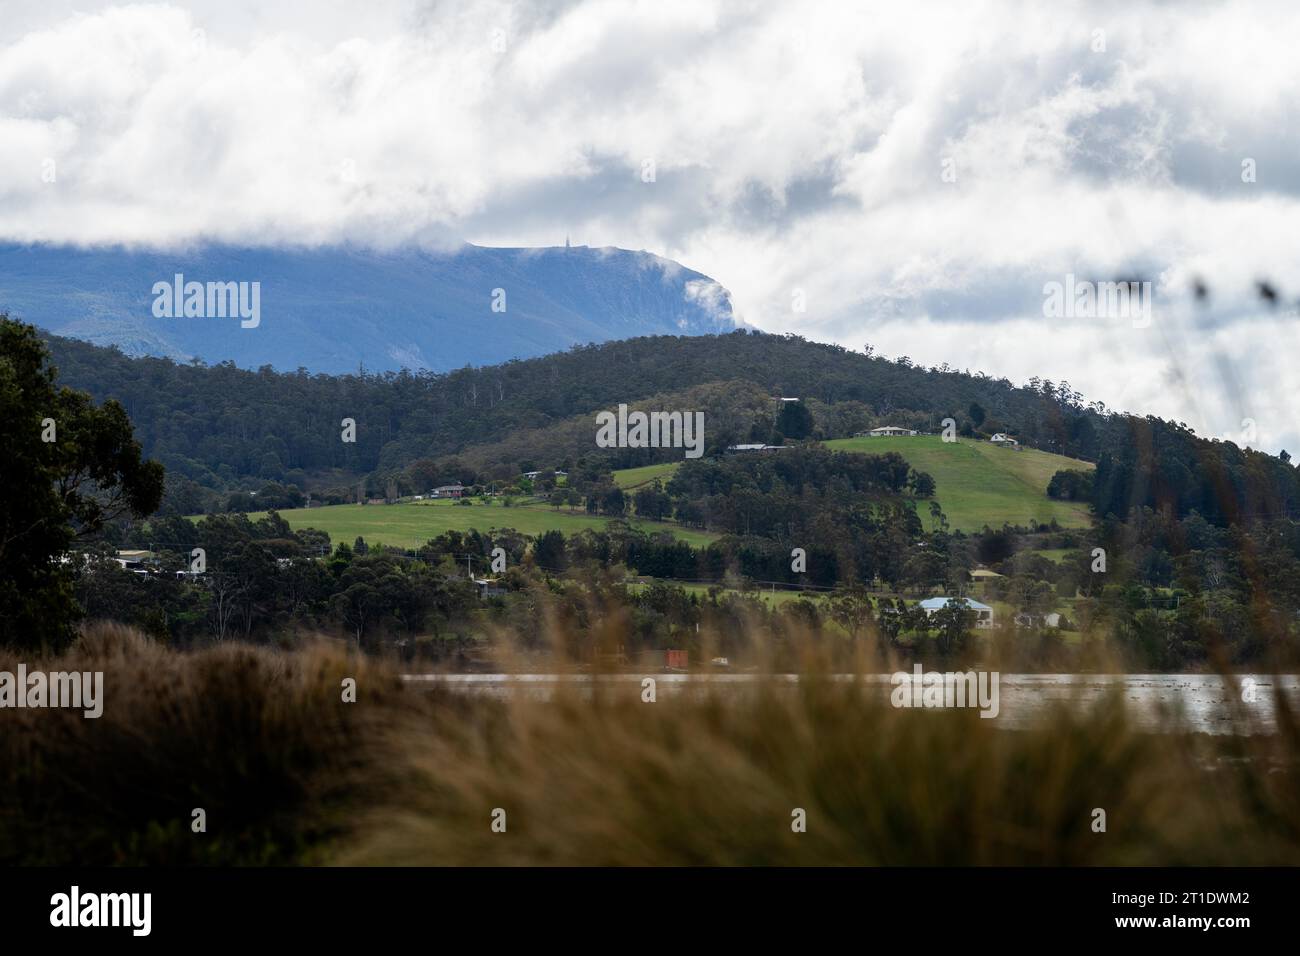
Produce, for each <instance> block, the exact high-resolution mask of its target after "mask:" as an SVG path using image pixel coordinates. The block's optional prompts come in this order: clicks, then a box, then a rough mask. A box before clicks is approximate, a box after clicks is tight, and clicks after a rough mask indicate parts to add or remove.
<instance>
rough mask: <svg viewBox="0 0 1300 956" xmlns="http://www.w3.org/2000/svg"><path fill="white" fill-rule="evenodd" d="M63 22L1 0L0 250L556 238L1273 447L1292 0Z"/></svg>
mask: <svg viewBox="0 0 1300 956" xmlns="http://www.w3.org/2000/svg"><path fill="white" fill-rule="evenodd" d="M264 7H265V8H264ZM77 9H78V8H77V7H74V5H73V4H72V3H66V2H64V0H41V2H35V0H33V2H31V3H25V2H17V3H14V2H12V0H11V2H7V3H6V4H5V21H4V23H3V24H0V143H2V144H3V147H2V148H0V240H20V241H58V242H78V243H100V242H129V243H148V244H166V243H176V242H191V241H199V240H220V241H229V242H238V243H248V242H256V243H288V242H292V243H326V242H337V241H343V240H347V241H352V242H362V243H371V244H376V245H386V244H392V243H403V242H419V243H423V244H442V243H452V242H459V241H461V240H465V239H468V240H470V241H475V242H480V243H485V244H500V245H530V244H545V245H552V244H557V243H558V242H559V241H561V240H562V238H563V236H564V234H565V233H569V234H571V235H572V238H573V241H574V242H575V243H583V244H589V245H592V246H604V245H617V246H623V247H626V248H633V249H638V248H644V249H650V250H654V251H656V252H660V253H663V254H665V255H669V256H672V257H674V258H677V259H679V260H680V261H682V262H683V263H685V264H686V265H689V266H690V267H692V268H695V269H699V270H701V271H703V272H706V273H708V274H710V275H711V276H713V277H714V278H716V279H717V280H718V281H720V282H721V283H722V284H723V285H724V286H726V288H727V289H728V290H730V292H731V294H732V298H733V304H734V306H735V307H736V309H737V311H738V312H739V314H740V315H741V316H742V317H743V318H744V319H745V320H746V321H748V322H750V323H752V324H754V325H756V326H758V327H760V328H765V329H769V330H773V331H778V330H779V331H787V330H788V331H796V332H800V333H802V334H806V335H808V336H810V337H813V338H823V339H834V340H837V341H840V342H843V343H844V344H846V345H850V346H860V345H861V344H862V343H863V342H864V341H871V342H873V343H874V344H875V345H876V346H877V347H878V348H880V349H882V350H884V351H887V352H891V353H903V352H906V353H907V354H909V355H911V356H912V357H913V358H915V359H918V360H924V361H926V362H929V363H932V364H937V363H939V362H943V361H947V362H949V363H951V364H953V365H956V366H961V367H966V366H970V367H972V368H982V369H984V370H986V371H988V372H990V373H991V374H995V375H1006V376H1008V377H1011V378H1013V379H1015V380H1018V381H1022V380H1024V379H1025V378H1028V377H1029V376H1031V375H1035V374H1037V375H1040V376H1045V377H1049V378H1054V379H1060V378H1068V379H1069V381H1070V382H1071V383H1072V384H1073V385H1074V387H1075V388H1077V389H1079V390H1081V391H1083V392H1084V394H1085V395H1086V396H1087V397H1089V398H1098V399H1102V400H1104V401H1107V402H1108V403H1111V404H1115V403H1116V402H1117V400H1119V399H1120V398H1123V399H1124V400H1125V401H1127V400H1128V398H1130V397H1131V398H1132V399H1133V407H1137V408H1141V409H1143V410H1151V411H1154V412H1158V413H1160V414H1163V415H1168V416H1170V417H1173V418H1178V419H1182V420H1186V421H1187V422H1188V423H1189V424H1193V425H1194V426H1195V427H1197V429H1198V430H1200V431H1203V432H1206V433H1213V434H1224V433H1227V432H1229V431H1230V430H1231V429H1232V428H1233V426H1234V422H1235V421H1236V420H1238V419H1239V418H1240V417H1253V418H1256V419H1257V421H1258V422H1259V429H1260V435H1261V437H1260V444H1261V445H1262V446H1264V447H1268V448H1273V449H1276V448H1278V447H1282V446H1283V445H1286V446H1289V447H1291V448H1292V450H1293V451H1295V450H1296V449H1297V448H1300V425H1297V424H1296V423H1295V421H1294V412H1293V410H1292V409H1291V408H1289V407H1288V403H1289V402H1290V401H1291V400H1292V396H1294V395H1295V394H1297V389H1296V384H1297V382H1296V378H1295V374H1296V373H1295V372H1294V371H1292V370H1290V369H1289V368H1288V367H1287V366H1286V363H1285V362H1284V361H1283V359H1282V358H1281V356H1283V355H1285V354H1286V353H1287V351H1288V350H1294V346H1295V342H1296V340H1297V338H1300V336H1297V334H1296V333H1297V319H1296V316H1295V312H1294V311H1293V310H1292V311H1289V312H1285V311H1279V312H1278V313H1277V314H1269V313H1261V309H1260V308H1259V306H1258V305H1257V303H1256V300H1255V299H1254V291H1253V289H1254V283H1255V281H1256V280H1257V279H1259V278H1261V277H1269V278H1271V279H1272V280H1273V281H1274V282H1275V283H1276V284H1277V285H1278V286H1279V287H1280V288H1281V289H1282V291H1283V292H1284V293H1285V294H1286V295H1287V298H1288V300H1289V301H1295V300H1296V299H1300V275H1297V274H1296V264H1295V261H1294V255H1293V251H1292V250H1293V247H1294V239H1293V234H1294V224H1295V222H1296V221H1297V213H1300V164H1297V162H1296V159H1295V157H1296V156H1297V155H1300V135H1298V134H1297V131H1296V130H1297V126H1296V119H1297V118H1298V117H1297V111H1300V96H1298V94H1300V67H1297V65H1296V60H1295V57H1294V55H1293V50H1292V49H1291V46H1292V45H1293V44H1292V39H1291V38H1293V37H1295V36H1297V35H1300V9H1298V8H1296V7H1295V6H1294V5H1292V4H1288V3H1244V2H1243V3H1219V4H1205V5H1198V6H1196V7H1195V8H1194V9H1189V8H1183V7H1179V6H1174V5H1168V4H1163V3H1154V2H1151V3H1140V2H1139V3H1127V2H1125V3H1119V2H1116V3H1110V4H1105V3H1103V4H1093V5H1089V6H1087V7H1075V6H1070V7H1064V6H1060V5H1041V4H1031V3H971V4H951V3H950V4H934V5H931V4H923V3H922V4H896V5H890V6H883V7H879V8H872V9H864V10H858V9H855V8H853V7H852V6H851V5H846V4H842V3H837V2H826V3H820V4H817V3H814V4H807V3H799V4H794V3H790V4H777V3H772V4H768V3H752V4H741V3H735V2H723V0H714V2H712V3H710V2H707V0H705V2H682V3H670V2H645V3H613V2H608V0H579V2H573V3H567V4H510V3H505V2H485V3H475V4H472V5H464V4H456V3H446V2H438V3H411V2H406V3H396V2H388V3H385V2H372V3H369V4H367V5H366V8H365V13H364V15H362V14H358V13H357V12H356V11H357V8H356V7H355V6H354V5H350V4H347V3H344V2H342V0H336V2H327V3H288V4H274V5H236V4H230V3H226V2H220V3H219V2H195V3H189V4H181V3H177V4H170V5H156V6H152V5H151V6H142V5H132V6H102V7H100V8H95V9H91V11H90V12H88V13H78V12H76V10H77ZM1098 31H1102V32H1103V33H1104V41H1105V49H1104V51H1098V50H1095V49H1094V46H1095V45H1096V44H1097V39H1098V37H1099V36H1101V35H1102V34H1100V33H1098ZM945 159H950V160H951V161H952V166H951V168H952V169H953V170H954V171H955V173H956V181H955V182H945V181H944V180H943V178H942V175H941V173H942V168H943V167H942V163H943V161H944V160H945ZM1245 159H1252V160H1254V162H1255V165H1256V168H1257V176H1258V179H1257V182H1255V183H1253V184H1247V183H1243V182H1242V181H1241V168H1242V165H1241V164H1242V161H1243V160H1245ZM49 160H53V162H54V164H55V166H54V168H55V169H56V171H57V176H56V180H55V182H53V183H49V182H45V181H43V179H42V175H43V172H44V171H45V170H46V169H47V168H48V166H47V161H49ZM647 160H652V161H653V164H654V169H655V177H654V181H653V182H644V181H643V179H642V171H643V168H644V166H643V164H644V163H645V162H646V161H647ZM1071 272H1072V273H1075V274H1077V275H1079V276H1090V277H1095V278H1103V279H1105V278H1114V277H1116V276H1117V275H1137V274H1141V275H1142V276H1144V277H1147V278H1151V279H1152V280H1154V281H1157V282H1159V283H1160V284H1161V289H1162V295H1163V301H1166V302H1168V303H1170V304H1171V306H1176V308H1177V309H1179V310H1188V309H1190V305H1189V300H1188V299H1187V295H1186V291H1187V289H1188V286H1189V285H1190V282H1191V280H1192V278H1193V277H1195V276H1200V277H1203V278H1205V279H1206V280H1207V281H1208V282H1209V283H1210V284H1211V287H1212V290H1213V293H1214V295H1213V299H1212V303H1213V305H1212V311H1211V312H1209V313H1203V314H1198V315H1197V317H1196V318H1195V319H1193V317H1192V316H1193V313H1191V312H1190V311H1188V312H1187V315H1186V316H1185V317H1181V318H1179V319H1178V320H1177V321H1173V320H1170V321H1168V322H1166V323H1165V324H1163V325H1160V324H1158V332H1159V334H1160V336H1163V338H1160V337H1158V336H1157V335H1156V334H1155V333H1152V334H1151V335H1146V336H1139V335H1137V334H1136V332H1135V331H1134V330H1131V329H1130V330H1127V331H1125V330H1118V329H1098V328H1076V329H1071V330H1068V331H1063V330H1060V329H1054V330H1047V329H1045V328H1044V327H1043V325H1044V320H1042V319H1039V318H1035V316H1037V315H1039V314H1040V313H1039V310H1040V307H1041V288H1042V284H1043V282H1044V281H1046V280H1048V279H1051V278H1058V279H1059V278H1060V277H1062V276H1063V275H1064V274H1065V273H1071ZM796 288H798V289H801V290H803V291H804V293H805V296H806V300H807V306H808V307H807V311H806V312H794V311H792V309H791V295H792V290H794V289H796ZM1181 314H1182V313H1181V312H1180V315H1181ZM1148 331H1150V330H1148ZM1229 369H1230V370H1231V371H1230V372H1228V371H1225V370H1229ZM1230 380H1231V381H1230ZM1232 381H1235V382H1236V383H1238V384H1236V385H1233V384H1232V383H1231V382H1232ZM1179 382H1182V383H1193V384H1192V385H1191V386H1189V387H1184V386H1183V385H1179V384H1178V383H1179ZM1243 406H1250V410H1255V411H1257V414H1255V415H1247V416H1243V415H1242V411H1241V409H1242V407H1243ZM1225 423H1226V424H1225Z"/></svg>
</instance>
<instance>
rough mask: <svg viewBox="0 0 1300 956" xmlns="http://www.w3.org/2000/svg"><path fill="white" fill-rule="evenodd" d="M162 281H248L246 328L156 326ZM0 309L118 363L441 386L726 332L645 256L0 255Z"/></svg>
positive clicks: (681, 279) (188, 322) (214, 322)
mask: <svg viewBox="0 0 1300 956" xmlns="http://www.w3.org/2000/svg"><path fill="white" fill-rule="evenodd" d="M177 275H180V276H183V277H184V281H185V282H191V281H194V282H199V283H216V282H222V283H226V282H235V283H239V282H243V283H253V282H257V283H259V284H260V285H259V298H260V308H261V314H260V316H259V317H258V321H257V322H256V326H255V327H251V328H241V323H240V321H239V320H238V318H237V317H234V318H228V317H222V318H215V317H188V318H186V317H179V316H178V317H175V318H173V317H170V316H167V317H164V316H159V315H157V314H155V309H154V306H155V298H156V297H155V291H154V290H155V286H156V285H157V284H170V283H172V282H173V280H174V278H175V277H176V276H177ZM0 310H7V311H8V312H9V313H10V314H11V315H13V316H14V317H16V318H21V319H23V320H25V321H28V322H31V323H32V324H34V325H37V326H39V327H41V328H43V329H45V330H47V331H49V332H52V333H55V334H57V335H60V336H64V337H69V338H76V339H81V340H83V341H86V342H90V343H91V344H94V345H101V346H116V347H118V348H119V349H121V350H122V351H123V352H124V353H125V354H127V355H131V356H133V357H141V356H158V357H165V358H171V359H173V360H176V361H181V362H186V361H190V360H192V359H195V358H197V359H200V360H202V361H204V362H206V363H208V364H216V363H219V362H223V361H233V362H234V363H235V364H236V365H237V366H239V367H241V368H249V369H252V368H260V367H262V366H267V365H269V366H271V367H272V368H274V369H276V370H278V371H294V370H296V369H297V368H307V369H309V370H310V371H312V372H325V373H329V374H342V373H347V372H353V371H357V370H358V369H360V368H364V369H367V370H369V371H379V372H384V371H397V370H399V369H401V368H410V369H412V370H424V369H427V370H429V371H434V372H446V371H450V370H452V369H455V368H460V367H463V366H465V365H495V364H499V363H501V362H506V361H509V360H511V359H517V358H518V359H522V358H531V357H535V356H540V355H546V354H549V353H552V352H556V351H561V350H563V349H566V348H569V347H571V346H574V345H583V344H587V343H589V342H604V341H610V340H613V339H624V338H631V337H636V336H643V335H655V334H673V335H700V334H708V333H714V332H719V331H730V330H731V329H733V328H735V327H736V322H735V319H734V317H733V315H732V311H731V301H730V294H729V293H728V292H727V290H726V289H725V288H723V287H722V286H721V285H720V284H719V283H717V282H716V281H715V280H713V279H711V278H710V277H709V276H706V275H704V274H703V273H700V272H697V271H695V270H693V269H689V268H687V267H686V266H684V265H682V264H680V263H678V262H675V261H674V260H671V259H666V258H664V257H662V256H657V255H654V254H652V253H648V252H644V251H639V252H634V251H630V250H626V249H619V248H616V247H596V248H592V247H587V246H572V247H570V246H558V247H537V248H530V247H488V246H475V245H470V244H466V245H464V246H462V247H461V248H460V249H457V250H455V251H450V252H432V251H428V250H422V249H416V248H411V247H402V248H399V249H394V250H389V251H379V250H371V249H364V248H360V247H352V246H322V247H319V248H315V249H310V248H294V249H281V248H269V247H268V248H257V247H237V246H228V245H219V244H208V245H202V246H196V247H188V248H184V249H177V250H171V251H167V250H144V249H128V248H125V247H105V248H78V247H72V246H52V245H17V244H0ZM178 311H179V306H178Z"/></svg>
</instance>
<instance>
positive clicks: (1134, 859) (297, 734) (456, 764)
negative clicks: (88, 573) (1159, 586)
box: [0, 622, 1300, 865]
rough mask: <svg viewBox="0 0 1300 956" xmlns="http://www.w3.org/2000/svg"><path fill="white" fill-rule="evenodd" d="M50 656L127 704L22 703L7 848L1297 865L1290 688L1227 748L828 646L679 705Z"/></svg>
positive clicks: (81, 649) (32, 856)
mask: <svg viewBox="0 0 1300 956" xmlns="http://www.w3.org/2000/svg"><path fill="white" fill-rule="evenodd" d="M611 626H612V627H616V626H617V623H616V622H611ZM17 662H18V659H17V658H14V657H12V656H7V655H6V653H4V652H0V670H9V671H13V670H15V668H16V665H17ZM25 663H27V665H28V667H29V669H37V668H39V669H45V670H71V669H76V670H103V671H105V672H106V676H105V707H104V714H103V717H101V718H100V719H98V720H86V719H84V718H83V717H82V716H81V714H80V712H79V711H75V712H74V711H59V710H4V711H0V863H3V864H60V863H63V864H91V865H93V864H164V865H166V864H253V865H256V864H285V863H303V864H330V863H342V864H432V865H511V864H571V865H586V864H614V865H619V864H639V865H657V864H688V865H690V864H715V865H733V864H736V865H744V864H757V865H812V864H830V865H840V864H920V865H924V864H958V865H961V864H1083V865H1144V864H1145V865H1152V864H1208V865H1218V864H1238V865H1241V864H1295V863H1300V787H1298V786H1297V782H1298V780H1300V778H1298V776H1297V774H1298V773H1300V760H1298V757H1300V732H1298V729H1297V722H1296V719H1295V716H1294V714H1293V713H1292V712H1291V710H1290V709H1289V708H1288V706H1287V702H1286V700H1285V699H1284V698H1282V697H1281V696H1279V698H1278V700H1277V719H1278V732H1277V733H1276V734H1273V735H1267V736H1264V735H1255V734H1250V733H1245V734H1242V735H1238V736H1226V737H1209V736H1207V735H1203V734H1193V733H1189V732H1186V731H1185V730H1182V729H1180V726H1179V724H1178V722H1177V719H1176V717H1171V718H1170V723H1169V726H1168V728H1167V730H1166V731H1164V732H1161V733H1144V732H1139V731H1138V730H1137V729H1136V728H1135V726H1134V724H1133V722H1132V721H1131V720H1130V718H1129V716H1128V715H1127V714H1126V712H1125V705H1124V701H1123V699H1122V697H1121V696H1120V695H1118V694H1117V695H1115V696H1113V697H1111V698H1109V699H1106V700H1104V701H1102V702H1101V703H1098V704H1095V705H1092V706H1090V707H1087V708H1082V707H1076V708H1071V707H1066V706H1062V707H1059V708H1056V709H1054V710H1052V711H1050V712H1049V713H1048V715H1047V716H1045V717H1044V718H1043V720H1042V721H1041V722H1040V723H1039V724H1038V725H1037V726H1035V727H1033V728H1032V729H1028V730H1004V729H1000V728H999V726H998V724H999V721H998V720H996V719H994V720H982V719H979V717H978V716H977V713H976V712H975V711H973V710H972V711H946V712H941V711H933V710H931V711H916V710H895V709H893V708H891V707H890V706H889V704H888V701H887V699H886V695H882V694H881V693H880V688H879V686H876V687H864V686H863V685H861V684H857V683H853V682H843V681H828V680H817V679H816V674H817V673H818V661H817V659H816V657H815V655H810V656H809V660H808V662H807V666H806V668H805V678H804V680H802V681H801V682H800V683H799V684H797V685H791V684H773V685H767V684H762V683H760V684H755V685H752V686H748V687H745V688H743V689H738V688H737V687H736V686H735V685H732V686H728V687H724V688H721V690H710V689H708V688H707V687H706V688H704V689H702V690H701V692H700V693H698V694H696V693H691V694H682V695H674V696H672V697H671V698H668V699H661V700H660V701H659V702H657V703H642V702H641V699H640V691H641V687H640V684H639V683H636V682H623V683H620V684H616V685H611V686H610V687H609V688H604V689H603V688H602V687H597V688H596V689H595V691H594V692H591V693H588V694H587V695H586V696H584V695H582V694H581V693H579V692H578V691H577V690H572V689H570V690H564V689H561V691H560V692H559V693H558V694H557V696H555V697H554V698H553V699H551V700H549V701H545V702H543V701H537V700H530V699H528V698H527V697H526V696H525V695H516V696H514V697H511V698H508V699H495V698H490V697H484V696H470V695H466V694H464V693H461V692H457V691H455V690H448V689H445V688H443V689H438V688H435V689H433V690H415V689H413V688H410V687H405V686H403V685H402V683H401V681H400V679H399V678H398V675H397V671H396V669H395V668H393V667H391V666H390V665H388V664H385V663H384V662H380V661H375V660H368V659H363V658H359V657H356V656H354V655H351V654H349V653H347V652H345V651H343V650H341V649H340V648H339V647H338V646H336V645H330V644H327V643H324V642H322V643H321V644H319V645H314V646H310V647H307V648H305V649H302V650H298V651H291V652H285V651H272V650H266V649H259V648H252V647H247V646H226V647H220V648H215V649H211V650H206V651H200V652H194V653H177V652H173V651H170V650H167V649H165V648H162V647H159V646H158V645H155V644H153V643H152V642H150V641H148V640H147V639H145V638H143V637H141V636H140V635H139V634H138V633H136V632H133V631H130V630H129V629H126V628H122V627H119V626H116V625H93V626H90V627H89V628H87V630H86V633H85V635H84V636H83V638H82V640H81V641H80V642H79V643H78V645H77V646H76V647H74V648H73V649H72V650H71V651H69V652H68V653H67V654H66V655H64V656H63V657H61V658H58V659H53V660H46V661H34V660H26V661H25ZM872 669H874V670H880V669H881V668H880V666H879V665H878V664H877V666H875V667H874V668H872ZM345 677H354V678H356V680H357V683H358V700H357V702H356V703H353V704H348V703H343V702H342V700H341V683H342V681H343V679H344V678H345ZM588 690H589V691H590V686H589V687H588ZM1242 719H1243V720H1245V719H1246V718H1245V717H1244V716H1243V717H1242ZM1241 729H1243V730H1249V728H1248V727H1242V728H1241ZM196 807H202V808H203V809H204V810H205V811H206V813H207V832H206V833H202V834H196V833H192V832H191V830H190V822H191V811H192V810H193V809H194V808H196ZM495 808H501V809H504V810H505V811H506V821H507V831H506V832H505V833H494V832H493V831H492V829H491V822H492V812H493V810H494V809H495ZM795 808H802V809H803V810H804V811H806V814H807V832H806V833H795V832H793V831H792V829H791V819H792V817H791V813H792V811H793V810H794V809H795ZM1094 808H1101V809H1103V810H1105V812H1106V832H1105V833H1095V832H1093V829H1092V822H1093V810H1094Z"/></svg>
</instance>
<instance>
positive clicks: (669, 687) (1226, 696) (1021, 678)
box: [403, 673, 1300, 734]
mask: <svg viewBox="0 0 1300 956" xmlns="http://www.w3.org/2000/svg"><path fill="white" fill-rule="evenodd" d="M646 677H653V678H654V680H655V694H656V697H657V698H658V699H659V700H671V699H672V696H673V695H674V694H690V693H698V694H704V693H709V692H712V691H716V690H718V689H719V688H725V689H726V690H727V691H728V692H730V691H734V692H737V693H739V692H742V691H743V690H744V689H745V688H747V687H753V686H756V685H758V684H761V683H768V684H773V685H776V686H783V685H784V686H793V685H795V684H797V683H798V682H799V679H800V678H799V676H798V675H795V674H772V675H769V674H657V673H648V674H601V675H592V674H408V675H405V676H404V677H403V680H405V681H407V682H408V683H410V684H413V685H417V686H446V687H451V688H455V689H457V690H461V691H464V692H466V693H476V694H488V695H491V696H497V697H507V696H511V695H521V694H522V695H524V696H526V697H528V698H531V699H536V700H547V699H549V698H550V697H551V696H553V695H554V694H555V692H556V691H557V690H558V689H560V688H561V687H567V688H569V689H575V690H577V691H579V692H580V693H586V694H590V693H592V691H593V690H594V689H595V687H596V686H597V684H599V686H600V687H601V689H602V691H603V692H606V693H627V694H629V695H640V693H641V681H642V680H643V679H644V678H646ZM834 679H835V680H841V681H854V680H860V681H863V682H864V683H867V684H871V685H873V686H876V687H878V688H879V692H880V694H881V695H882V698H883V699H888V695H889V692H890V690H891V689H892V688H891V685H890V675H888V674H868V675H863V676H861V677H859V676H855V675H853V674H837V675H835V676H834ZM1233 681H1234V682H1235V686H1230V685H1229V683H1228V682H1225V681H1224V679H1223V678H1221V677H1219V676H1218V675H1217V674H1002V675H1001V676H1000V680H999V694H1000V698H1001V699H1000V711H999V714H998V717H997V724H998V726H1006V727H1017V726H1024V725H1025V724H1027V723H1029V722H1031V721H1033V720H1034V718H1035V717H1036V716H1037V715H1039V714H1041V713H1042V711H1043V710H1044V708H1046V707H1048V706H1050V705H1052V704H1054V703H1057V702H1073V703H1074V705H1075V706H1079V707H1086V706H1088V705H1089V704H1091V703H1093V702H1095V701H1097V700H1099V699H1101V698H1102V697H1104V696H1105V695H1106V694H1107V693H1110V692H1112V691H1113V690H1115V689H1117V688H1118V689H1119V690H1120V692H1121V694H1122V695H1123V698H1124V700H1125V702H1126V703H1127V704H1128V706H1129V709H1130V711H1131V713H1132V714H1133V716H1134V717H1135V718H1136V719H1137V721H1138V723H1139V725H1141V726H1143V727H1147V728H1151V729H1155V728H1157V727H1159V726H1160V724H1161V722H1162V720H1164V719H1165V718H1166V717H1167V716H1168V715H1171V714H1177V713H1181V714H1182V716H1183V717H1184V718H1185V719H1186V722H1187V724H1188V726H1190V727H1191V728H1192V729H1194V730H1199V731H1203V732H1206V733H1213V734H1221V733H1231V732H1232V731H1233V729H1234V724H1233V718H1234V713H1236V714H1238V715H1248V716H1249V718H1250V726H1251V727H1253V729H1255V730H1258V731H1264V732H1272V731H1273V730H1274V729H1275V727H1276V724H1275V722H1274V695H1275V693H1276V688H1277V687H1278V686H1280V687H1281V689H1282V692H1283V693H1284V694H1285V695H1286V697H1287V699H1288V700H1289V701H1291V702H1292V704H1293V706H1300V676H1297V675H1294V674H1288V675H1284V676H1281V677H1277V676H1273V675H1267V674H1239V675H1236V676H1235V677H1234V678H1233Z"/></svg>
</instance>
